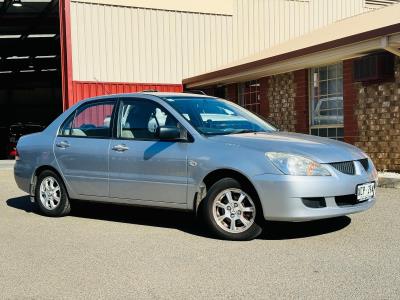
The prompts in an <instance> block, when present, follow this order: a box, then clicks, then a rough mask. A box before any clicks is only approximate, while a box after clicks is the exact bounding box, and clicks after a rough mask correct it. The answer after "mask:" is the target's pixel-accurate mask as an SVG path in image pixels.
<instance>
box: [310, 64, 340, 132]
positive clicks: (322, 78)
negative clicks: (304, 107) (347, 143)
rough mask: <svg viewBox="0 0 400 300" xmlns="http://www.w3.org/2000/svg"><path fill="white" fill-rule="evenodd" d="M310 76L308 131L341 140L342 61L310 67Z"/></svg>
mask: <svg viewBox="0 0 400 300" xmlns="http://www.w3.org/2000/svg"><path fill="white" fill-rule="evenodd" d="M310 77H311V78H310V83H311V86H310V89H311V92H310V114H311V116H310V121H311V126H310V133H311V134H312V135H318V136H323V137H329V138H333V139H338V140H343V66H342V63H338V64H333V65H329V66H322V67H318V68H312V69H311V72H310Z"/></svg>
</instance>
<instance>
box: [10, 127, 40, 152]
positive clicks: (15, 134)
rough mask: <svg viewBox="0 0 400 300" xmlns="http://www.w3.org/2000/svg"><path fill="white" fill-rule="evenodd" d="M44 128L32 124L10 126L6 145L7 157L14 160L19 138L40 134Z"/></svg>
mask: <svg viewBox="0 0 400 300" xmlns="http://www.w3.org/2000/svg"><path fill="white" fill-rule="evenodd" d="M44 128H45V127H44V126H43V125H39V124H34V123H16V124H13V125H11V126H10V129H9V134H8V143H7V157H8V158H15V154H16V146H17V143H18V140H19V138H20V137H21V136H23V135H27V134H30V133H35V132H40V131H42V130H43V129H44Z"/></svg>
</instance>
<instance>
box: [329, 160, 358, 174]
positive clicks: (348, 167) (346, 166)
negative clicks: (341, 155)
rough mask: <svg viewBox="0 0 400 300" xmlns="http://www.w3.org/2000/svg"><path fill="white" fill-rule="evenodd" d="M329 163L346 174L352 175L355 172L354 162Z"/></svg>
mask: <svg viewBox="0 0 400 300" xmlns="http://www.w3.org/2000/svg"><path fill="white" fill-rule="evenodd" d="M330 165H331V166H332V167H334V168H335V169H336V170H338V171H339V172H342V173H344V174H347V175H354V174H355V173H356V169H355V168H354V163H353V162H352V161H342V162H335V163H330Z"/></svg>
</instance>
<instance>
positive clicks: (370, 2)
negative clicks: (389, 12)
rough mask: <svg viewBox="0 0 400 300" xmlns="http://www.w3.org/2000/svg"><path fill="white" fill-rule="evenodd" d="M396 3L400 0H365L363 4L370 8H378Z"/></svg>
mask: <svg viewBox="0 0 400 300" xmlns="http://www.w3.org/2000/svg"><path fill="white" fill-rule="evenodd" d="M396 3H400V0H365V6H366V7H370V8H379V7H382V6H388V5H392V4H396Z"/></svg>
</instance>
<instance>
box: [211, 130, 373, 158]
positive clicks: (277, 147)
mask: <svg viewBox="0 0 400 300" xmlns="http://www.w3.org/2000/svg"><path fill="white" fill-rule="evenodd" d="M210 140H212V141H215V142H218V143H224V144H227V145H235V146H240V147H244V148H250V149H254V150H259V151H262V152H286V153H293V154H298V155H302V156H305V157H308V158H311V159H313V160H315V161H317V162H319V163H331V162H339V161H349V160H358V159H362V158H366V157H367V156H366V155H365V154H364V152H362V151H361V150H360V149H358V148H357V147H354V146H352V145H350V144H346V143H343V142H339V141H336V140H332V139H328V138H322V137H317V136H312V135H307V134H299V133H289V132H270V133H266V132H265V133H264V132H258V133H243V134H231V135H218V136H212V137H210Z"/></svg>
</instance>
